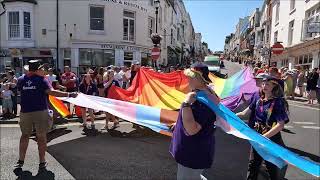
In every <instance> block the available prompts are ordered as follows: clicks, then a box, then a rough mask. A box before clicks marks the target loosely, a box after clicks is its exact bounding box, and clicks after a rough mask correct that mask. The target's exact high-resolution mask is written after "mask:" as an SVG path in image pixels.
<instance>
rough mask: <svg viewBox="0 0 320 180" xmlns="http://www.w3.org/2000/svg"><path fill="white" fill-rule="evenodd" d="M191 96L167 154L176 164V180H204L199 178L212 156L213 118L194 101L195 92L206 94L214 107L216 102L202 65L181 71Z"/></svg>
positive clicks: (217, 99)
mask: <svg viewBox="0 0 320 180" xmlns="http://www.w3.org/2000/svg"><path fill="white" fill-rule="evenodd" d="M184 73H185V75H186V76H187V77H188V79H189V86H190V89H191V90H192V92H190V93H189V94H187V98H186V100H185V101H184V102H183V103H182V106H181V108H180V112H179V116H178V120H177V123H176V125H175V127H174V131H173V137H172V140H171V145H170V153H171V154H172V156H173V157H174V158H175V160H176V162H177V163H178V172H177V179H178V180H185V179H205V178H204V177H203V176H202V175H201V174H202V172H203V170H204V169H208V168H210V167H211V165H212V163H213V156H214V145H215V138H214V132H215V126H214V122H215V120H216V114H215V113H214V112H213V111H212V110H211V109H210V108H209V107H207V106H206V105H205V104H203V103H201V102H199V101H197V100H196V98H195V95H196V91H205V92H206V93H207V94H208V96H209V98H210V99H212V100H213V101H214V102H216V103H217V104H218V103H219V98H218V97H217V95H216V94H215V92H214V91H213V90H212V89H211V88H210V87H209V86H208V84H209V83H210V82H211V81H210V79H209V77H208V74H209V70H208V67H207V66H206V65H204V64H202V63H197V64H194V65H192V66H191V68H190V69H187V70H185V71H184Z"/></svg>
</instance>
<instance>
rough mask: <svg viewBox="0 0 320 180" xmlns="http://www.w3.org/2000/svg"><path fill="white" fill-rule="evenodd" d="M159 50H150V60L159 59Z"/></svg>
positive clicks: (155, 48)
mask: <svg viewBox="0 0 320 180" xmlns="http://www.w3.org/2000/svg"><path fill="white" fill-rule="evenodd" d="M160 51H161V50H160V48H158V47H154V48H152V50H151V58H152V60H154V61H155V60H158V59H159V57H160Z"/></svg>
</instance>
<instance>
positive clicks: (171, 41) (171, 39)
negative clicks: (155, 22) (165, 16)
mask: <svg viewBox="0 0 320 180" xmlns="http://www.w3.org/2000/svg"><path fill="white" fill-rule="evenodd" d="M170 44H173V29H171V33H170Z"/></svg>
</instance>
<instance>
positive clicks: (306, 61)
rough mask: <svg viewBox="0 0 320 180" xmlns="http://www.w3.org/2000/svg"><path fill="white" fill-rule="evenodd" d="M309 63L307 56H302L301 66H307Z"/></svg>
mask: <svg viewBox="0 0 320 180" xmlns="http://www.w3.org/2000/svg"><path fill="white" fill-rule="evenodd" d="M308 62H309V58H308V55H304V56H303V64H307V63H308Z"/></svg>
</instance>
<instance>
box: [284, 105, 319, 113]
mask: <svg viewBox="0 0 320 180" xmlns="http://www.w3.org/2000/svg"><path fill="white" fill-rule="evenodd" d="M289 106H295V107H299V108H305V109H312V110H316V111H320V109H319V108H314V107H309V106H306V105H304V106H300V105H296V104H292V103H290V104H289Z"/></svg>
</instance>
